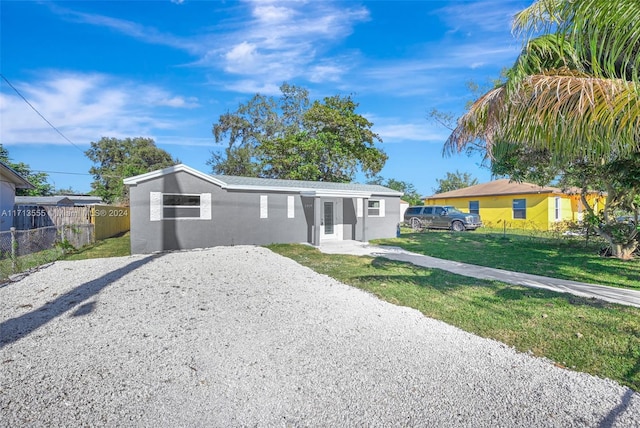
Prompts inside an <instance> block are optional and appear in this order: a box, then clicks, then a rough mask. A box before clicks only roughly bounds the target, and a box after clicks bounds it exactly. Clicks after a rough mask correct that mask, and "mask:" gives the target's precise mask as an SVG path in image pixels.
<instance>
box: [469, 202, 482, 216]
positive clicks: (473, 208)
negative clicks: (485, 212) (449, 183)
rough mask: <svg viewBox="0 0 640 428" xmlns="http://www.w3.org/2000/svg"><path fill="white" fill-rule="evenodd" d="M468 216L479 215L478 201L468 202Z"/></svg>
mask: <svg viewBox="0 0 640 428" xmlns="http://www.w3.org/2000/svg"><path fill="white" fill-rule="evenodd" d="M469 214H480V201H469Z"/></svg>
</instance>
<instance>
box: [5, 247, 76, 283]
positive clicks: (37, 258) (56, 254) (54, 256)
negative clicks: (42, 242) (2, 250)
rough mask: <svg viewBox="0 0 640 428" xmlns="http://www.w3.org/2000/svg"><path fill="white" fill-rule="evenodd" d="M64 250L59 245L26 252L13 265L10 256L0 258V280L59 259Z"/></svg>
mask: <svg viewBox="0 0 640 428" xmlns="http://www.w3.org/2000/svg"><path fill="white" fill-rule="evenodd" d="M63 255H64V251H63V250H62V248H60V247H53V248H49V249H47V250H43V251H38V252H37V253H32V254H27V255H25V256H20V257H17V258H16V261H15V267H14V263H13V261H12V260H11V258H4V259H2V260H0V281H1V280H3V279H6V278H8V277H9V276H10V275H12V274H14V273H17V272H24V271H27V270H29V269H32V268H35V267H38V266H42V265H44V264H47V263H51V262H53V261H56V260H58V259H60V257H62V256H63Z"/></svg>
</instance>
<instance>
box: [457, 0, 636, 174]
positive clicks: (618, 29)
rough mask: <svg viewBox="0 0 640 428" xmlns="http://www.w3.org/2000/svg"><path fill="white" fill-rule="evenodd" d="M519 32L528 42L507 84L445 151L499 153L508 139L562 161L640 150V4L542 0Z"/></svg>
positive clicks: (477, 106) (475, 111)
mask: <svg viewBox="0 0 640 428" xmlns="http://www.w3.org/2000/svg"><path fill="white" fill-rule="evenodd" d="M514 31H515V32H516V33H517V34H522V35H524V36H525V37H526V39H525V46H524V49H523V51H522V53H521V54H520V56H519V57H518V59H517V61H516V63H515V64H514V66H513V67H512V68H511V69H510V70H509V71H508V72H507V80H506V83H504V84H501V85H499V86H497V87H496V88H494V89H492V90H490V91H488V92H487V93H486V94H484V95H483V96H482V97H480V98H479V99H478V100H477V101H476V102H475V103H474V104H473V105H472V106H471V108H470V109H469V111H468V112H467V113H466V114H465V115H464V116H462V117H461V118H460V119H459V121H458V126H457V127H456V129H455V130H454V131H453V133H452V134H451V136H450V137H449V139H448V140H447V142H446V144H445V150H446V152H447V153H452V152H455V151H461V150H464V149H465V148H467V147H468V146H469V145H472V144H481V146H482V147H483V148H484V149H486V151H487V154H488V155H489V156H491V157H493V156H495V155H496V154H497V153H495V149H496V148H501V147H502V148H503V147H504V146H496V143H499V142H508V143H517V144H523V145H527V146H528V147H530V148H535V149H542V150H544V149H546V150H549V151H550V153H551V154H552V156H551V161H552V162H554V163H556V164H558V165H561V164H562V163H564V162H566V161H568V160H569V161H571V160H573V159H576V158H586V159H589V160H591V161H596V162H598V161H601V160H602V159H603V158H609V157H610V156H612V155H613V156H615V157H625V156H627V155H632V154H633V153H635V152H638V151H640V79H639V73H640V71H639V70H640V2H638V1H637V0H571V1H570V0H538V1H536V2H535V3H534V4H532V5H531V6H530V7H528V8H526V9H524V10H523V11H521V12H520V13H518V14H517V15H516V17H515V20H514ZM537 34H541V35H539V36H537V37H532V36H534V35H537Z"/></svg>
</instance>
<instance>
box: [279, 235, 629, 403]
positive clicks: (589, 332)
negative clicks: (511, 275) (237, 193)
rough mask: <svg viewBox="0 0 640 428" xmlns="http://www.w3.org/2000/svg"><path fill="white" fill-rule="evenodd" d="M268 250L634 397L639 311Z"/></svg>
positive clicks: (297, 250)
mask: <svg viewBox="0 0 640 428" xmlns="http://www.w3.org/2000/svg"><path fill="white" fill-rule="evenodd" d="M434 235H435V234H434ZM442 236H444V234H442ZM403 239H407V238H403ZM268 248H270V249H271V250H273V251H275V252H277V253H279V254H282V255H284V256H286V257H289V258H291V259H293V260H296V261H297V262H299V263H301V264H303V265H305V266H308V267H310V268H311V269H314V270H315V271H317V272H319V273H322V274H326V275H329V276H332V277H334V278H336V279H337V280H339V281H341V282H344V283H346V284H350V285H352V286H354V287H358V288H361V289H363V290H366V291H368V292H371V293H373V294H374V295H376V296H378V297H379V298H381V299H383V300H386V301H388V302H391V303H393V304H396V305H401V306H408V307H412V308H415V309H417V310H419V311H421V312H422V313H423V314H425V315H426V316H428V317H432V318H436V319H439V320H442V321H444V322H446V323H448V324H451V325H454V326H457V327H459V328H461V329H464V330H466V331H469V332H471V333H474V334H477V335H480V336H482V337H488V338H492V339H495V340H499V341H501V342H503V343H506V344H507V345H509V346H513V347H514V348H516V349H518V350H519V351H522V352H530V353H532V354H533V355H537V356H541V357H546V358H549V359H551V360H553V361H555V362H556V364H557V365H559V366H562V367H566V368H569V369H574V370H578V371H582V372H587V373H591V374H594V375H597V376H601V377H607V378H610V379H613V380H616V381H618V382H620V383H621V384H624V385H627V386H629V387H631V388H633V389H634V390H636V391H640V309H639V308H633V307H626V306H621V305H615V304H608V303H604V302H600V301H596V300H593V299H584V298H580V297H575V296H571V295H566V294H560V293H554V292H551V291H545V290H538V289H530V288H526V287H520V286H513V285H508V284H504V283H500V282H495V281H483V280H477V279H473V278H468V277H463V276H459V275H455V274H452V273H448V272H444V271H440V270H437V269H423V268H419V267H416V266H414V265H411V264H408V263H402V262H395V261H391V260H387V259H384V258H371V257H356V256H345V255H328V254H323V253H321V252H320V251H318V250H317V249H315V248H312V247H309V246H306V245H271V246H269V247H268Z"/></svg>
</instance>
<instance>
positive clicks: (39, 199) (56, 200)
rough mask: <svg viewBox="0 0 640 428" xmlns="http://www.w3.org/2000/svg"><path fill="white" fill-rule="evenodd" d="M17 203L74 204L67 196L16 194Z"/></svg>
mask: <svg viewBox="0 0 640 428" xmlns="http://www.w3.org/2000/svg"><path fill="white" fill-rule="evenodd" d="M15 203H16V205H63V206H73V205H74V204H73V201H72V200H71V199H69V198H67V197H66V196H16V200H15Z"/></svg>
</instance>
